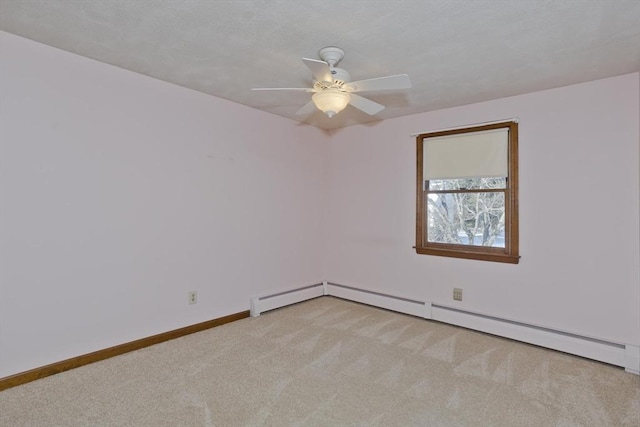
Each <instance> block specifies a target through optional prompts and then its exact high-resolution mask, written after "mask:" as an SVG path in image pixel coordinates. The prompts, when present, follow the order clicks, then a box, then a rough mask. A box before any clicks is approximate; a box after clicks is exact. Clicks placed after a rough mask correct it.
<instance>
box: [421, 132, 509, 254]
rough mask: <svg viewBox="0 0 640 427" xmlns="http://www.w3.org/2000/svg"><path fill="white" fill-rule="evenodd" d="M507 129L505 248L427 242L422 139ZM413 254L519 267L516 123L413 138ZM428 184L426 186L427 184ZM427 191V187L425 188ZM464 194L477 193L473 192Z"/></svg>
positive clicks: (426, 134)
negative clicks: (414, 196) (501, 263)
mask: <svg viewBox="0 0 640 427" xmlns="http://www.w3.org/2000/svg"><path fill="white" fill-rule="evenodd" d="M502 128H508V130H509V142H508V154H507V157H508V159H507V161H508V175H509V176H507V179H506V188H505V190H504V195H505V224H504V235H505V247H504V248H499V247H485V246H477V245H473V246H472V245H462V244H460V245H458V244H453V243H435V242H428V240H427V235H426V232H427V221H428V218H427V217H426V214H427V212H426V205H425V201H426V199H427V191H426V190H425V181H424V173H423V154H424V151H423V150H424V140H425V139H428V138H435V137H440V136H447V135H455V134H462V133H473V132H482V131H487V130H493V129H502ZM416 154H417V162H416V169H417V170H416V172H417V173H416V246H415V250H416V253H418V254H421V255H437V256H446V257H453V258H464V259H475V260H483V261H494V262H503V263H510V264H518V262H519V261H520V254H519V215H518V123H516V122H512V121H510V122H501V123H491V124H486V125H478V126H469V127H464V128H459V129H451V130H444V131H437V132H428V133H422V134H419V135H417V136H416ZM427 185H428V183H427ZM427 188H428V187H427ZM464 192H465V193H466V192H468V193H473V192H478V191H476V190H468V191H464Z"/></svg>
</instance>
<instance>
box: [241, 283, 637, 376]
mask: <svg viewBox="0 0 640 427" xmlns="http://www.w3.org/2000/svg"><path fill="white" fill-rule="evenodd" d="M323 295H328V296H334V297H338V298H342V299H345V300H349V301H354V302H359V303H363V304H367V305H371V306H374V307H379V308H384V309H387V310H391V311H396V312H398V313H404V314H409V315H412V316H417V317H422V318H425V319H430V320H436V321H439V322H443V323H449V324H452V325H456V326H462V327H464V328H468V329H473V330H476V331H480V332H486V333H489V334H492V335H497V336H501V337H504V338H510V339H513V340H516V341H521V342H525V343H528V344H534V345H539V346H541V347H546V348H550V349H553V350H558V351H562V352H565V353H569V354H574V355H576V356H581V357H585V358H588V359H593V360H597V361H600V362H605V363H609V364H611V365H615V366H621V367H623V368H625V370H626V371H627V372H630V373H633V374H636V375H639V374H640V347H638V346H635V345H629V344H621V343H614V342H609V341H605V340H600V339H594V338H590V337H584V336H580V335H576V334H572V333H568V332H564V331H559V330H554V329H550V328H544V327H540V326H535V325H529V324H526V323H521V322H516V321H512V320H507V319H502V318H498V317H493V316H488V315H485V314H479V313H474V312H470V311H466V310H463V309H460V308H455V307H449V306H445V305H439V304H432V303H431V302H428V301H418V300H414V299H410V298H403V297H399V296H393V295H388V294H384V293H379V292H374V291H368V290H365V289H360V288H355V287H352V286H346V285H341V284H337V283H331V282H322V283H318V284H315V285H311V286H305V287H301V288H297V289H292V290H290V291H285V292H277V293H272V294H266V295H262V296H259V297H254V298H252V299H251V316H253V317H255V316H259V315H260V314H261V313H264V312H266V311H269V310H273V309H276V308H280V307H284V306H287V305H290V304H295V303H298V302H302V301H306V300H308V299H312V298H317V297H320V296H323Z"/></svg>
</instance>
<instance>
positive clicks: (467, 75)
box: [0, 0, 640, 129]
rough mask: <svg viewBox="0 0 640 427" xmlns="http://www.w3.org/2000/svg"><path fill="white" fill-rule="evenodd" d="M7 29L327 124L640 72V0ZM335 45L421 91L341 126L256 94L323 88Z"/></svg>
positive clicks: (34, 18)
mask: <svg viewBox="0 0 640 427" xmlns="http://www.w3.org/2000/svg"><path fill="white" fill-rule="evenodd" d="M0 29H1V30H4V31H7V32H10V33H14V34H17V35H20V36H23V37H27V38H30V39H33V40H36V41H39V42H42V43H45V44H48V45H51V46H54V47H58V48H61V49H64V50H67V51H70V52H74V53H77V54H80V55H83V56H86V57H89V58H94V59H97V60H99V61H102V62H105V63H108V64H113V65H116V66H118V67H122V68H125V69H129V70H132V71H135V72H138V73H142V74H145V75H148V76H152V77H155V78H158V79H161V80H165V81H168V82H172V83H175V84H178V85H181V86H185V87H188V88H191V89H195V90H198V91H201V92H205V93H208V94H211V95H215V96H218V97H221V98H225V99H229V100H231V101H235V102H238V103H241V104H245V105H248V106H251V107H254V108H258V109H260V110H264V111H268V112H271V113H274V114H279V115H281V116H285V117H289V118H292V119H294V120H299V121H304V122H306V123H309V124H312V125H315V126H318V127H320V128H323V129H334V128H339V127H343V126H348V125H352V124H356V123H365V122H370V121H375V120H380V119H384V118H391V117H398V116H403V115H408V114H414V113H420V112H425V111H431V110H436V109H441V108H446V107H452V106H456V105H463V104H469V103H473V102H479V101H484V100H489V99H496V98H501V97H505V96H512V95H517V94H522V93H527V92H532V91H537V90H543V89H549V88H553V87H559V86H564V85H568V84H572V83H579V82H584V81H589V80H595V79H599V78H604V77H610V76H615V75H620V74H625V73H630V72H635V71H639V70H640V1H639V0H630V1H617V0H604V1H599V0H563V1H543V0H529V1H516V0H513V1H502V0H473V1H468V0H467V1H465V0H458V1H455V0H440V1H436V0H433V1H420V0H409V1H402V0H393V1H348V0H341V1H331V0H325V1H242V0H234V1H213V0H182V1H179V0H165V1H162V0H154V1H151V0H84V1H80V0H0ZM329 45H334V46H339V47H341V48H343V49H344V50H345V51H346V56H345V59H344V60H343V61H342V62H341V63H340V66H341V67H342V68H345V69H347V70H348V71H349V72H350V74H351V77H352V79H353V80H361V79H367V78H373V77H380V76H385V75H389V74H401V73H407V74H409V76H410V78H411V80H412V83H413V88H411V89H409V90H404V91H397V92H391V93H387V92H379V93H366V94H363V95H365V96H367V97H368V98H370V99H372V100H374V101H377V102H379V103H381V104H384V105H386V106H387V108H386V109H385V110H384V111H382V112H381V113H379V114H378V115H377V116H374V117H371V116H368V115H366V114H364V113H362V112H360V111H359V110H356V109H355V108H353V107H347V109H346V110H345V111H343V112H342V113H340V114H338V115H337V116H335V117H333V118H332V119H329V118H328V117H326V116H324V115H323V114H322V113H321V112H319V111H316V112H315V113H313V114H311V115H310V116H307V117H300V116H296V115H295V113H296V111H297V110H298V109H299V108H300V107H301V106H302V105H304V104H305V103H306V102H307V101H308V100H309V97H310V94H308V93H302V92H300V93H298V92H252V91H251V90H250V89H251V88H252V87H307V86H310V85H311V75H310V73H309V71H308V69H307V68H306V67H305V66H304V64H303V63H302V61H301V58H302V57H311V58H317V51H318V50H319V49H320V48H322V47H324V46H329ZM0 58H1V57H0Z"/></svg>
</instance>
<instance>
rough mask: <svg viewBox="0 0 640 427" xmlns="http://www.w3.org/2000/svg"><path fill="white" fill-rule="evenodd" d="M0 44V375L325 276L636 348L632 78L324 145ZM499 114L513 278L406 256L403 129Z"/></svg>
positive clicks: (47, 54)
mask: <svg viewBox="0 0 640 427" xmlns="http://www.w3.org/2000/svg"><path fill="white" fill-rule="evenodd" d="M0 43H1V46H0V55H1V60H0V67H1V68H0V235H1V238H0V255H1V257H0V263H1V265H0V377H4V376H7V375H11V374H14V373H18V372H22V371H25V370H28V369H31V368H34V367H39V366H43V365H46V364H48V363H53V362H56V361H60V360H63V359H66V358H69V357H74V356H78V355H81V354H85V353H88V352H91V351H94V350H98V349H103V348H106V347H109V346H112V345H117V344H121V343H124V342H128V341H132V340H135V339H138V338H143V337H146V336H150V335H153V334H156V333H160V332H164V331H167V330H171V329H175V328H179V327H182V326H185V325H190V324H194V323H197V322H201V321H204V320H209V319H212V318H216V317H220V316H224V315H227V314H230V313H235V312H239V311H243V310H247V309H248V304H249V297H250V296H252V295H255V294H257V293H262V292H265V291H270V290H280V289H282V290H284V289H292V288H295V287H298V286H301V285H308V284H312V283H317V282H319V281H320V280H322V279H327V280H329V281H332V282H335V283H340V284H345V285H352V286H357V287H361V288H364V289H370V290H374V291H380V292H384V293H388V294H392V295H399V296H406V297H412V298H416V299H421V300H427V301H432V302H435V303H440V304H445V305H451V306H455V305H456V304H457V306H459V307H463V308H465V309H469V310H474V311H478V312H482V313H486V314H491V315H494V316H500V317H504V318H510V319H515V320H519V321H523V322H527V323H533V324H538V325H542V326H548V327H551V328H555V329H561V330H566V331H569V332H574V333H578V334H582V335H587V336H593V337H599V338H603V339H606V340H613V341H617V342H621V343H627V344H633V345H638V344H640V343H639V340H640V271H639V270H640V267H639V264H640V250H639V244H640V242H639V236H640V232H639V218H640V213H639V194H640V184H639V183H640V177H639V176H638V175H639V159H640V152H639V151H640V150H639V142H638V141H639V135H638V128H639V123H638V120H639V119H638V116H639V114H640V108H639V106H638V93H639V75H638V74H637V73H636V74H631V75H626V76H620V77H617V78H611V79H606V80H601V81H596V82H591V83H586V84H581V85H576V86H570V87H565V88H560V89H555V90H550V91H545V92H539V93H533V94H529V95H524V96H517V97H512V98H506V99H501V100H496V101H491V102H486V103H481V104H474V105H468V106H464V107H459V108H452V109H447V110H441V111H436V112H431V113H426V114H419V115H415V116H410V117H403V118H397V119H392V120H387V121H384V122H380V123H376V124H368V125H363V126H353V127H348V128H345V129H342V130H340V131H338V132H336V133H334V134H333V135H331V136H328V135H326V134H324V133H322V132H321V131H319V130H317V129H315V128H311V127H307V126H300V125H299V124H297V123H294V122H292V121H289V120H286V119H283V118H280V117H277V116H273V115H270V114H266V113H262V112H259V111H257V110H253V109H250V108H246V107H243V106H240V105H237V104H233V103H230V102H227V101H224V100H221V99H218V98H214V97H210V96H207V95H204V94H201V93H197V92H193V91H190V90H187V89H184V88H181V87H178V86H174V85H170V84H167V83H164V82H160V81H157V80H154V79H151V78H148V77H145V76H142V75H138V74H134V73H131V72H128V71H124V70H121V69H118V68H114V67H111V66H108V65H105V64H101V63H98V62H95V61H92V60H89V59H86V58H82V57H79V56H76V55H72V54H69V53H66V52H63V51H60V50H56V49H53V48H50V47H47V46H44V45H41V44H37V43H34V42H31V41H28V40H25V39H22V38H19V37H16V36H13V35H10V34H7V33H2V32H0ZM514 116H518V117H520V184H521V191H520V199H521V203H520V211H521V215H520V224H521V229H520V240H521V255H522V259H521V262H520V264H519V265H508V264H498V263H490V262H482V261H472V260H460V259H450V258H441V257H434V256H426V255H416V254H415V252H414V250H413V249H412V248H411V247H412V246H413V245H414V243H415V242H414V233H415V141H414V139H413V138H411V137H410V136H409V135H410V134H412V133H415V132H420V131H427V130H433V129H440V128H446V127H451V126H459V125H464V124H469V123H477V122H482V121H488V120H496V119H502V118H509V117H514ZM594 225H596V227H595V228H594ZM590 229H594V230H595V231H594V232H588V231H587V230H590ZM454 286H456V287H463V288H464V301H463V302H461V303H455V302H454V301H453V300H452V298H451V290H452V288H453V287H454ZM189 290H197V291H198V297H199V302H198V304H196V305H191V306H189V305H187V303H186V298H187V292H188V291H189Z"/></svg>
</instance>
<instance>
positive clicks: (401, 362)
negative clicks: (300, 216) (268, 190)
mask: <svg viewBox="0 0 640 427" xmlns="http://www.w3.org/2000/svg"><path fill="white" fill-rule="evenodd" d="M0 425H1V426H7V427H9V426H10V427H19V426H30V427H34V426H46V427H51V426H153V427H159V426H510V427H513V426H535V427H541V426H562V427H569V426H598V427H601V426H634V427H637V426H638V425H640V378H639V377H638V376H635V375H632V374H629V373H626V372H624V370H622V369H619V368H616V367H612V366H608V365H605V364H601V363H597V362H592V361H589V360H585V359H581V358H578V357H574V356H569V355H566V354H562V353H558V352H555V351H551V350H546V349H542V348H538V347H534V346H530V345H526V344H522V343H517V342H514V341H510V340H507V339H502V338H497V337H493V336H490V335H485V334H481V333H477V332H473V331H469V330H466V329H461V328H457V327H453V326H449V325H445V324H441V323H437V322H431V321H427V320H424V319H419V318H414V317H410V316H405V315H401V314H397V313H392V312H389V311H385V310H380V309H376V308H373V307H368V306H364V305H360V304H356V303H352V302H348V301H344V300H340V299H336V298H332V297H322V298H318V299H315V300H311V301H307V302H304V303H301V304H297V305H294V306H290V307H286V308H283V309H280V310H275V311H273V312H270V313H266V314H263V315H262V316H260V317H258V318H250V319H244V320H240V321H238V322H234V323H231V324H228V325H225V326H221V327H218V328H214V329H210V330H207V331H204V332H200V333H197V334H193V335H189V336H186V337H182V338H179V339H176V340H173V341H169V342H166V343H162V344H158V345H156V346H153V347H148V348H145V349H142V350H139V351H136V352H132V353H128V354H125V355H122V356H119V357H115V358H112V359H108V360H105V361H102V362H98V363H95V364H92V365H88V366H85V367H82V368H78V369H75V370H72V371H68V372H65V373H62V374H58V375H55V376H52V377H48V378H45V379H42V380H39V381H35V382H32V383H29V384H25V385H23V386H19V387H15V388H12V389H9V390H6V391H3V392H0Z"/></svg>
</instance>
